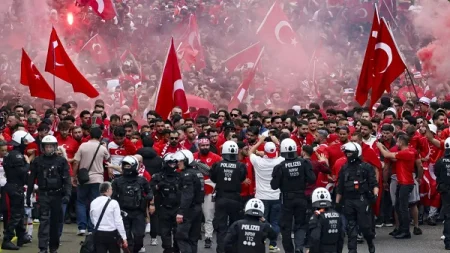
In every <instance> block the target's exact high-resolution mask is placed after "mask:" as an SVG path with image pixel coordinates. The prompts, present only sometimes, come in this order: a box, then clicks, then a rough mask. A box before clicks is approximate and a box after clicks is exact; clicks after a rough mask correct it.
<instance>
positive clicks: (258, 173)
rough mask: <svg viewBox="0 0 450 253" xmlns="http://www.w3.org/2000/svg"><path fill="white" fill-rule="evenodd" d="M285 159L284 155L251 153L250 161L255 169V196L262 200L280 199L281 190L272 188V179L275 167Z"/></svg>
mask: <svg viewBox="0 0 450 253" xmlns="http://www.w3.org/2000/svg"><path fill="white" fill-rule="evenodd" d="M282 161H284V158H283V157H277V158H267V157H259V156H257V155H255V154H251V155H250V162H251V163H252V165H253V168H254V170H255V181H256V182H255V183H256V194H255V198H258V199H262V200H277V199H280V190H279V189H278V190H272V187H270V181H271V180H272V172H273V168H274V167H275V166H276V165H278V164H280V163H281V162H282Z"/></svg>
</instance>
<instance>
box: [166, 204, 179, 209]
mask: <svg viewBox="0 0 450 253" xmlns="http://www.w3.org/2000/svg"><path fill="white" fill-rule="evenodd" d="M161 206H162V207H164V208H167V209H173V208H179V207H180V205H164V204H162V205H161Z"/></svg>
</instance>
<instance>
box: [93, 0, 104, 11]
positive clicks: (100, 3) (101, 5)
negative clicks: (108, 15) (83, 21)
mask: <svg viewBox="0 0 450 253" xmlns="http://www.w3.org/2000/svg"><path fill="white" fill-rule="evenodd" d="M95 1H96V2H97V5H98V7H97V11H98V12H99V13H103V11H104V10H105V2H103V0H95Z"/></svg>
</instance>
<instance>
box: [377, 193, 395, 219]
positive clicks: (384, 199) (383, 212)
mask: <svg viewBox="0 0 450 253" xmlns="http://www.w3.org/2000/svg"><path fill="white" fill-rule="evenodd" d="M391 219H392V200H391V194H390V193H389V191H384V192H383V195H382V196H381V207H380V217H378V220H379V221H380V222H383V223H391Z"/></svg>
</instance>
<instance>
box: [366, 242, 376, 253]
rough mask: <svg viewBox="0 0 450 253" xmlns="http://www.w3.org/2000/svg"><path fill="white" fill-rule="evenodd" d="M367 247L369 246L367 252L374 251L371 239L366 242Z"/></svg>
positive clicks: (372, 252)
mask: <svg viewBox="0 0 450 253" xmlns="http://www.w3.org/2000/svg"><path fill="white" fill-rule="evenodd" d="M367 247H368V248H369V253H375V244H374V243H373V241H371V242H367Z"/></svg>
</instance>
